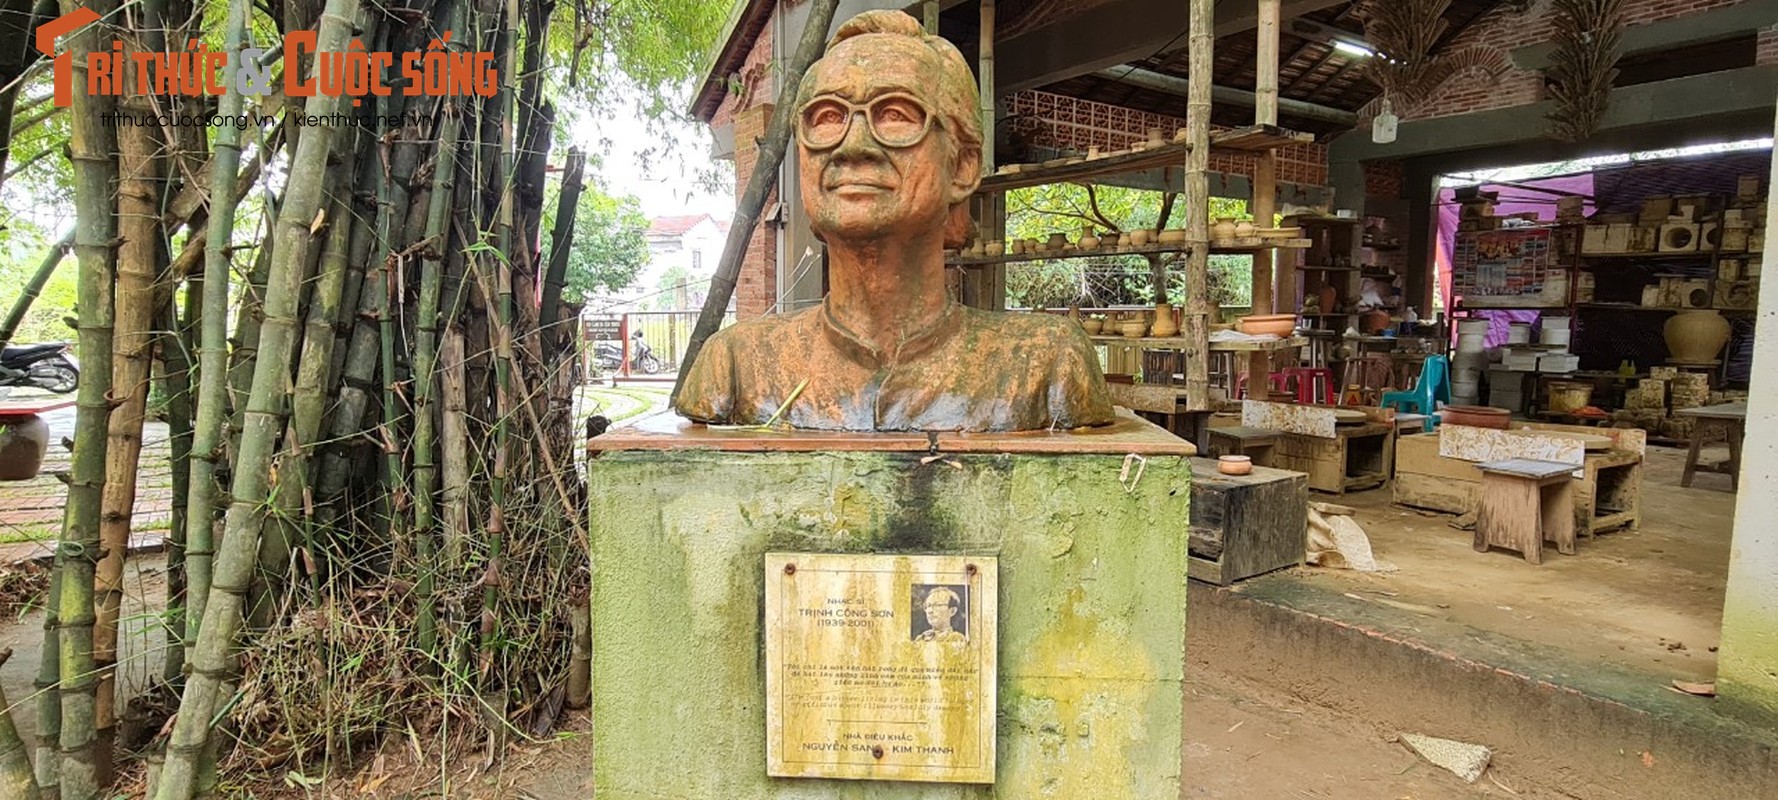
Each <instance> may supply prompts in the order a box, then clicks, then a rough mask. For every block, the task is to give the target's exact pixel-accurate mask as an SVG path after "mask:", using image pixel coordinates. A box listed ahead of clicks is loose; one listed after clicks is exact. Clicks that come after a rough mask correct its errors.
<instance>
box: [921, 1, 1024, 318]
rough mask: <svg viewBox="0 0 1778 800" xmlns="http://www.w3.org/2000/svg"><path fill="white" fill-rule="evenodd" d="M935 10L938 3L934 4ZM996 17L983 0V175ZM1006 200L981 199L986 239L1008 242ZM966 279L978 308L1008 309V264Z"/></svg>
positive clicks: (990, 125)
mask: <svg viewBox="0 0 1778 800" xmlns="http://www.w3.org/2000/svg"><path fill="white" fill-rule="evenodd" d="M932 5H933V6H934V7H936V6H937V5H938V4H937V3H933V4H932ZM994 14H995V0H982V3H981V38H980V39H979V48H978V49H979V51H980V53H981V56H980V59H979V61H980V69H979V70H977V72H978V74H979V75H980V76H981V77H980V81H981V83H980V85H979V87H978V91H979V93H980V95H981V96H980V100H979V102H980V111H981V118H982V175H983V176H988V175H992V174H994V167H995V162H994V158H995V155H994V122H995V120H994ZM1003 208H1004V199H1003V197H1002V196H1001V195H999V194H997V193H992V192H990V193H986V194H983V195H982V196H981V216H980V217H978V218H977V220H976V222H977V224H978V225H980V226H981V228H980V230H981V235H982V237H983V238H984V239H987V240H993V239H1005V238H1006V236H1005V233H1006V230H1005V228H1006V217H1005V214H1004V212H1003V211H1002V210H1001V209H1003ZM964 280H965V282H966V283H968V284H969V285H970V286H971V287H972V290H971V291H970V292H969V294H970V295H972V296H973V298H974V303H973V304H974V305H976V306H977V307H978V308H985V309H988V310H990V311H1004V310H1005V309H1006V265H1005V264H989V265H986V266H981V267H976V268H973V269H969V270H968V271H966V272H965V274H964Z"/></svg>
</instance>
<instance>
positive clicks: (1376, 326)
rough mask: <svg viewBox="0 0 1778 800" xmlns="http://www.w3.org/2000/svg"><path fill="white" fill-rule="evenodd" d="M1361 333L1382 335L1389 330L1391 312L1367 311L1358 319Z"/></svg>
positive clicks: (1380, 310)
mask: <svg viewBox="0 0 1778 800" xmlns="http://www.w3.org/2000/svg"><path fill="white" fill-rule="evenodd" d="M1358 325H1359V328H1358V330H1359V332H1361V333H1367V334H1377V333H1382V332H1383V331H1386V330H1388V329H1389V312H1387V311H1384V310H1382V309H1380V308H1379V309H1376V310H1374V311H1366V312H1365V313H1364V316H1362V317H1359V318H1358Z"/></svg>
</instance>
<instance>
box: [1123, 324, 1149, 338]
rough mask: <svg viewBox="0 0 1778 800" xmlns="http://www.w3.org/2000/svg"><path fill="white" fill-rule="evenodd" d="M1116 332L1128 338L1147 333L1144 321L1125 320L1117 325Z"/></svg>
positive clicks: (1146, 325)
mask: <svg viewBox="0 0 1778 800" xmlns="http://www.w3.org/2000/svg"><path fill="white" fill-rule="evenodd" d="M1118 332H1119V333H1122V334H1123V335H1124V337H1125V338H1128V339H1140V338H1142V337H1143V335H1145V334H1147V333H1148V323H1146V322H1125V323H1123V324H1121V325H1119V326H1118Z"/></svg>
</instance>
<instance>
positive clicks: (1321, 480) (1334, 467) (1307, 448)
mask: <svg viewBox="0 0 1778 800" xmlns="http://www.w3.org/2000/svg"><path fill="white" fill-rule="evenodd" d="M1272 465H1273V466H1275V467H1278V468H1279V469H1287V470H1291V471H1294V472H1301V473H1304V474H1306V475H1308V476H1309V488H1311V489H1314V490H1316V491H1320V492H1332V493H1334V494H1343V493H1344V492H1345V490H1346V448H1345V442H1344V441H1342V440H1340V439H1328V438H1321V437H1315V436H1304V435H1302V434H1297V433H1288V432H1287V433H1285V434H1283V435H1282V436H1279V437H1278V443H1277V444H1276V445H1273V446H1272Z"/></svg>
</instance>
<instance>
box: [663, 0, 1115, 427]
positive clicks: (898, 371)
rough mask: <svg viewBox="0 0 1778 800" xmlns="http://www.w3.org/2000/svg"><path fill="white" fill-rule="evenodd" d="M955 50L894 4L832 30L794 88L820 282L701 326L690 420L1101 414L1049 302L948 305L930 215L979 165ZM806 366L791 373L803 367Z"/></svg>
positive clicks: (1025, 418)
mask: <svg viewBox="0 0 1778 800" xmlns="http://www.w3.org/2000/svg"><path fill="white" fill-rule="evenodd" d="M976 99H977V94H976V88H975V83H974V79H973V77H972V76H971V73H970V70H969V66H968V64H966V63H965V62H964V61H963V57H962V55H961V54H959V53H958V52H957V49H956V48H955V47H953V46H952V45H951V44H950V43H949V42H947V41H945V40H944V39H941V38H939V37H936V36H928V35H926V34H925V33H924V32H923V31H922V30H921V28H920V25H919V23H917V22H915V21H914V19H913V18H912V17H910V16H908V15H906V14H904V13H901V12H899V11H870V12H866V13H863V14H860V15H858V16H857V17H854V18H853V19H851V20H850V21H848V22H846V23H845V24H844V25H842V26H841V27H840V30H839V32H838V33H836V34H835V35H834V38H833V40H832V41H831V42H829V43H828V48H827V52H826V54H825V56H824V57H823V58H822V59H821V60H819V61H817V62H815V64H814V65H813V66H812V67H811V68H810V70H809V73H808V75H807V76H805V78H804V80H803V82H802V88H801V90H800V91H799V93H798V96H797V97H796V99H795V102H796V103H797V113H796V117H795V126H796V142H797V158H798V159H799V161H798V165H799V167H800V174H801V176H802V177H801V184H800V188H801V191H802V196H803V205H804V208H805V210H806V212H807V214H808V218H809V225H810V227H811V228H813V229H814V231H815V234H816V236H818V237H820V238H821V240H822V241H823V242H825V243H826V244H827V248H828V260H829V270H828V283H829V286H830V291H829V293H828V295H827V297H826V298H825V299H824V300H823V302H822V304H821V305H820V306H818V307H815V308H810V309H807V310H804V311H801V312H798V313H795V314H791V315H788V316H781V317H766V318H760V319H750V320H745V321H742V322H739V323H736V324H735V325H733V326H731V327H729V328H727V329H725V330H723V331H721V332H719V333H717V334H716V335H715V336H713V337H711V338H710V340H709V342H707V343H706V344H705V346H704V349H703V351H702V352H701V353H700V354H699V355H698V358H697V361H696V362H695V363H694V364H693V365H692V368H691V372H690V373H689V374H688V375H686V376H685V380H684V383H683V385H682V386H681V387H680V392H679V395H678V398H677V399H676V401H675V407H676V408H677V410H678V411H679V413H681V414H683V415H685V416H686V417H689V418H691V419H694V420H698V421H702V422H710V423H719V424H743V425H744V424H758V423H763V422H766V421H767V420H769V419H770V418H771V417H772V415H773V414H774V413H775V412H777V411H778V409H779V408H780V407H781V406H784V405H785V401H786V400H787V399H790V398H791V395H792V393H793V392H796V389H797V387H798V386H799V385H802V386H803V389H802V391H801V392H800V393H796V396H795V399H794V400H793V401H792V402H790V403H789V405H788V406H787V407H785V409H784V413H783V415H782V417H781V419H784V420H786V421H788V422H789V423H790V424H791V425H792V426H794V427H797V428H814V429H824V430H852V431H870V430H899V431H906V430H934V431H940V430H948V431H956V430H962V431H1017V430H1038V429H1066V428H1074V427H1080V426H1085V425H1102V424H1106V423H1109V422H1111V421H1112V410H1111V402H1110V399H1109V397H1108V395H1107V392H1106V389H1105V376H1104V375H1103V374H1101V373H1100V370H1099V363H1098V359H1097V357H1096V355H1095V353H1094V352H1093V347H1092V343H1091V341H1090V340H1089V339H1087V337H1086V334H1085V333H1084V332H1083V331H1082V330H1081V329H1080V326H1078V325H1075V324H1073V323H1071V322H1069V321H1068V320H1066V319H1064V318H1061V317H1054V316H1048V315H1043V314H1008V313H1000V312H990V311H982V310H978V309H973V308H967V307H964V306H962V305H960V304H958V303H957V302H955V301H953V300H952V299H951V298H950V296H949V294H948V293H947V292H946V289H945V267H944V253H943V250H944V246H945V242H944V240H945V226H946V221H947V219H948V218H951V217H952V216H953V214H955V213H956V212H957V211H958V209H959V207H960V206H961V205H962V204H963V203H965V202H966V201H967V200H968V199H969V196H970V195H971V194H972V193H973V192H974V191H975V188H976V186H977V184H978V183H979V181H980V179H981V141H982V133H981V124H980V120H979V119H978V118H977V116H976V115H977V106H976ZM805 381H806V383H805Z"/></svg>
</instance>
